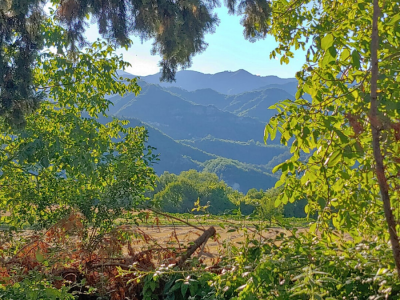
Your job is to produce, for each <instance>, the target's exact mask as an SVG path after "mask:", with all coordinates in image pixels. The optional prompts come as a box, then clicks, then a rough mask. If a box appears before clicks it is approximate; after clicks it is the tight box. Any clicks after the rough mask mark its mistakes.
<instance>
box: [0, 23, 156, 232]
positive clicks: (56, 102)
mask: <svg viewBox="0 0 400 300" xmlns="http://www.w3.org/2000/svg"><path fill="white" fill-rule="evenodd" d="M60 30H62V29H61V28H59V27H57V26H55V25H54V24H53V23H52V20H51V19H48V20H47V23H46V29H45V31H44V32H45V33H46V39H45V42H46V45H47V46H48V47H50V46H53V47H54V46H58V47H59V50H62V49H63V48H62V46H63V45H65V44H66V43H65V40H62V39H60V38H59V36H58V33H59V32H60ZM64 50H65V48H64ZM37 64H38V66H37V68H36V69H35V70H34V84H35V86H36V87H38V88H40V89H42V90H43V91H45V92H46V95H47V98H48V100H47V101H45V102H44V103H43V105H42V106H41V107H40V109H38V110H37V111H36V112H35V113H33V114H31V115H29V116H28V117H27V119H26V121H27V124H26V126H25V128H24V129H21V130H16V129H14V127H12V126H11V127H10V126H7V124H6V123H4V122H3V123H2V125H1V131H2V135H1V136H0V140H1V141H0V144H1V145H2V147H1V151H0V170H1V177H0V186H1V190H0V199H1V201H0V210H1V211H3V212H7V214H5V215H4V217H2V220H1V221H2V222H4V223H7V224H10V225H14V226H21V225H22V224H26V223H28V224H38V223H39V224H40V225H42V226H48V225H50V224H53V223H54V222H56V221H57V220H58V219H59V218H60V217H62V216H65V214H67V213H69V212H70V211H71V210H75V211H78V212H80V213H81V214H83V216H84V220H85V221H86V222H87V223H88V224H91V225H94V226H96V227H101V228H103V229H104V230H107V228H109V227H110V226H112V223H113V221H114V220H115V218H116V217H117V216H119V215H120V214H121V213H122V209H130V208H134V207H137V206H138V205H140V204H141V203H142V202H143V201H144V197H143V193H144V190H145V189H146V188H147V187H149V186H151V185H152V183H153V181H154V175H153V170H152V169H151V168H150V167H149V165H150V164H151V162H152V161H153V160H154V155H153V154H152V148H150V147H146V146H145V141H146V131H145V130H144V128H143V127H137V128H124V126H123V125H124V124H126V123H124V122H121V121H117V120H114V121H111V122H109V123H107V124H105V125H102V124H100V123H99V122H98V121H96V119H95V118H96V117H97V116H98V115H99V114H104V113H105V111H106V110H107V108H108V106H109V105H110V102H109V101H108V100H106V99H105V96H106V95H109V94H112V93H117V94H124V93H127V92H135V93H137V92H138V91H139V87H138V86H137V84H136V81H135V80H128V81H123V80H122V79H120V78H118V77H117V76H116V71H117V70H118V69H124V67H125V66H127V63H126V62H124V61H123V60H122V59H121V57H120V56H116V55H115V54H114V48H113V47H111V46H109V45H108V46H107V45H106V44H105V43H104V42H96V43H94V44H92V45H91V47H89V48H85V49H84V50H83V51H79V52H77V53H76V57H75V59H74V60H70V59H68V57H67V56H66V55H62V54H60V51H59V53H58V54H54V53H52V52H49V51H46V52H43V53H41V56H40V59H38V60H37ZM83 113H85V114H86V115H87V114H88V115H89V117H83ZM117 139H118V140H119V141H116V140H117Z"/></svg>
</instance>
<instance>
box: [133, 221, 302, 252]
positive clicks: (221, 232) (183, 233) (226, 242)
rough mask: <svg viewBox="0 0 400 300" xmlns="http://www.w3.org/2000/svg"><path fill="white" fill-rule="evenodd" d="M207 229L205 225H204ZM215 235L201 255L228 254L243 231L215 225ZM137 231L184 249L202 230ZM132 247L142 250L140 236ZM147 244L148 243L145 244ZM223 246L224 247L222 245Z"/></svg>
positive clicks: (273, 233) (161, 228) (241, 238)
mask: <svg viewBox="0 0 400 300" xmlns="http://www.w3.org/2000/svg"><path fill="white" fill-rule="evenodd" d="M205 229H207V227H205ZM215 229H216V231H217V235H216V237H214V238H211V239H209V240H208V242H207V244H206V247H205V248H204V251H203V252H202V255H203V256H205V257H206V258H207V257H208V258H215V257H217V256H219V255H221V254H222V253H224V255H227V254H228V255H229V252H230V251H229V250H230V248H231V246H233V245H235V246H238V245H239V244H240V243H241V242H243V241H244V237H245V232H244V231H243V230H238V231H230V230H229V229H227V228H226V229H222V228H221V227H218V226H216V227H215ZM306 230H307V229H300V230H299V231H306ZM138 231H139V232H140V233H145V234H146V235H148V237H149V238H150V239H151V242H152V243H154V245H159V246H161V247H165V248H168V247H174V248H176V249H181V250H184V249H186V248H187V247H188V245H189V244H190V243H191V242H193V241H195V240H196V239H197V238H198V237H199V236H200V235H201V234H202V233H203V232H202V231H200V230H197V229H195V228H193V227H190V226H157V227H156V226H149V227H139V229H138ZM252 231H253V229H252V228H248V229H247V234H248V235H250V236H252V235H254V233H253V232H252ZM280 233H285V234H288V235H290V232H287V231H286V230H285V229H282V228H271V229H269V230H265V231H263V232H262V237H261V236H260V235H257V234H256V235H255V238H257V239H270V238H274V237H275V236H276V235H277V234H280ZM133 244H134V248H135V250H137V251H140V250H143V247H144V246H145V243H144V241H143V239H142V238H141V237H140V234H139V236H138V238H137V239H136V240H135V241H134V242H133ZM146 246H148V244H147V245H146ZM224 246H225V247H224Z"/></svg>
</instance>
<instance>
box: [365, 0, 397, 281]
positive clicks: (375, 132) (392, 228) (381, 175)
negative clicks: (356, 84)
mask: <svg viewBox="0 0 400 300" xmlns="http://www.w3.org/2000/svg"><path fill="white" fill-rule="evenodd" d="M373 6H374V13H373V19H372V35H371V66H372V69H371V107H370V115H369V118H370V122H371V131H372V146H373V152H374V159H375V173H376V177H377V179H378V183H379V188H380V192H381V197H382V201H383V209H384V212H385V217H386V223H387V225H388V229H389V235H390V243H391V244H392V252H393V258H394V261H395V263H396V269H397V276H398V277H399V278H400V244H399V236H398V234H397V231H396V221H395V219H394V216H393V211H392V208H391V203H390V196H389V185H388V183H387V178H386V175H385V166H384V164H383V155H382V150H381V145H380V140H379V133H380V128H379V125H378V124H376V121H375V120H376V119H377V118H378V75H379V67H378V47H379V33H378V20H379V14H380V8H379V3H378V0H374V2H373Z"/></svg>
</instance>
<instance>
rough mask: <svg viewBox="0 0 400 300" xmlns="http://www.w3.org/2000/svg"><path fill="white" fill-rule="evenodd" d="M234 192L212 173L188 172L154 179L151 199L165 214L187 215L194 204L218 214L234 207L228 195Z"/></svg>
mask: <svg viewBox="0 0 400 300" xmlns="http://www.w3.org/2000/svg"><path fill="white" fill-rule="evenodd" d="M232 193H234V191H233V190H232V189H231V188H230V187H229V186H227V185H226V184H225V182H223V181H220V180H219V178H218V176H217V175H216V174H212V173H206V172H201V173H200V172H197V171H196V170H189V171H185V172H182V173H181V174H180V175H178V176H176V175H173V174H169V173H167V172H166V173H164V174H163V175H161V176H160V177H159V179H158V180H157V187H156V192H155V194H154V196H153V200H154V202H155V203H156V204H158V205H159V206H161V208H162V209H163V210H164V211H167V212H179V213H186V212H191V211H192V209H193V208H194V206H195V205H194V203H195V202H197V200H199V205H200V206H202V207H204V206H208V208H207V211H208V212H210V213H212V214H220V213H223V212H226V211H227V210H230V209H233V208H234V207H235V206H234V204H233V203H232V202H231V198H230V195H231V194H232Z"/></svg>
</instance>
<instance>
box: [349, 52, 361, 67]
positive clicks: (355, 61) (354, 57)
mask: <svg viewBox="0 0 400 300" xmlns="http://www.w3.org/2000/svg"><path fill="white" fill-rule="evenodd" d="M351 64H352V65H353V67H354V68H356V69H359V68H360V54H358V52H357V51H356V50H353V51H352V52H351Z"/></svg>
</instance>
